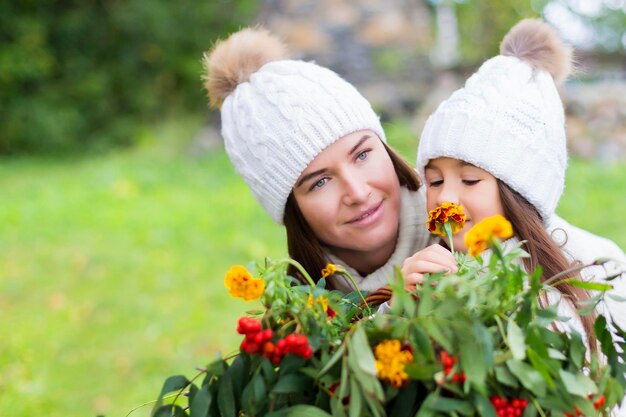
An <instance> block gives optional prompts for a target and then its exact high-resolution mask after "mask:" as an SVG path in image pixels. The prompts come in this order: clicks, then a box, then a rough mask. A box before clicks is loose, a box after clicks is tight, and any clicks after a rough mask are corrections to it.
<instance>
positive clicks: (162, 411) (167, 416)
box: [152, 404, 187, 417]
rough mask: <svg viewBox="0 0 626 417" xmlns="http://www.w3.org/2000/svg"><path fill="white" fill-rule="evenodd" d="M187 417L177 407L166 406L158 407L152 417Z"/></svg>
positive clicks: (183, 411)
mask: <svg viewBox="0 0 626 417" xmlns="http://www.w3.org/2000/svg"><path fill="white" fill-rule="evenodd" d="M172 416H174V417H187V413H185V410H183V409H182V408H181V407H180V406H178V405H173V404H167V405H164V406H163V407H160V408H159V409H158V410H156V412H155V413H154V414H152V417H172Z"/></svg>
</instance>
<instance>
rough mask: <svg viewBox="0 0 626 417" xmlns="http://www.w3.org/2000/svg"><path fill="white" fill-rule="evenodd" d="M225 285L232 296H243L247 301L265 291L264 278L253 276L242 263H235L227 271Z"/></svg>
mask: <svg viewBox="0 0 626 417" xmlns="http://www.w3.org/2000/svg"><path fill="white" fill-rule="evenodd" d="M224 285H225V286H226V288H228V292H229V293H230V295H231V296H233V297H238V298H243V299H244V300H246V301H250V300H256V299H257V298H259V297H260V296H262V295H263V291H265V281H264V280H263V278H253V277H252V274H250V272H248V270H247V269H246V268H244V267H243V266H241V265H235V266H233V267H231V268H230V269H229V270H228V272H226V277H225V278H224Z"/></svg>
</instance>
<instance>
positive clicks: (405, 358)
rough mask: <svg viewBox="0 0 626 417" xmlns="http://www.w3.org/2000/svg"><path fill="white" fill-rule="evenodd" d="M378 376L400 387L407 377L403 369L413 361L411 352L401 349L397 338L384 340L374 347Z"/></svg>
mask: <svg viewBox="0 0 626 417" xmlns="http://www.w3.org/2000/svg"><path fill="white" fill-rule="evenodd" d="M374 357H375V358H376V371H377V375H378V378H380V379H382V380H385V381H387V382H389V384H391V385H392V386H394V387H396V388H400V387H401V386H403V385H404V384H405V383H406V382H407V381H408V379H409V376H408V375H407V373H406V372H405V371H404V368H405V366H406V365H407V364H409V363H411V362H413V353H411V351H409V350H406V349H403V348H402V344H401V343H400V341H399V340H397V339H390V340H384V341H382V342H380V343H379V344H377V345H376V347H375V348H374Z"/></svg>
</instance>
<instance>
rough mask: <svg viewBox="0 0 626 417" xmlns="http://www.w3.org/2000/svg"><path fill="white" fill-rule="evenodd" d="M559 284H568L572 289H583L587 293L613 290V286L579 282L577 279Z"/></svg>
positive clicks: (566, 280)
mask: <svg viewBox="0 0 626 417" xmlns="http://www.w3.org/2000/svg"><path fill="white" fill-rule="evenodd" d="M561 282H563V283H567V284H570V285H572V286H574V287H578V288H583V289H585V290H588V291H609V290H612V289H613V286H612V285H611V284H602V283H599V282H589V281H581V280H580V279H579V278H568V279H565V280H563V281H561Z"/></svg>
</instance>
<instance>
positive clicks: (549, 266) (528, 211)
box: [498, 180, 597, 352]
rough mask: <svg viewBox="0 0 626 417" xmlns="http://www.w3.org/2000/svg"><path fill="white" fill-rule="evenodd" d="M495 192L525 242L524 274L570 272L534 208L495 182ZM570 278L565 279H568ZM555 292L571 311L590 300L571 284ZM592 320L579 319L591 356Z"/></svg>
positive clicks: (593, 344)
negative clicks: (538, 269)
mask: <svg viewBox="0 0 626 417" xmlns="http://www.w3.org/2000/svg"><path fill="white" fill-rule="evenodd" d="M498 189H499V191H500V200H501V201H502V206H503V208H504V216H505V217H506V218H507V219H508V220H509V221H510V222H511V223H512V224H513V225H514V226H513V227H514V229H515V235H516V236H517V237H518V238H519V240H525V241H526V242H525V243H524V248H525V250H526V252H528V254H529V255H530V257H529V258H524V267H525V268H526V270H527V271H530V272H532V271H534V270H535V269H537V267H538V266H540V265H541V268H542V271H543V274H542V277H541V279H542V281H546V280H548V279H550V278H551V277H553V276H555V275H557V274H558V273H561V272H563V271H566V270H568V269H570V268H572V267H573V266H574V265H573V263H572V262H569V261H568V260H567V258H566V257H565V255H564V254H563V251H562V250H561V248H560V247H559V246H558V245H557V243H556V242H555V241H554V240H553V239H552V237H551V236H550V235H549V234H548V232H546V229H545V227H544V225H543V221H542V220H541V216H540V215H539V213H538V212H537V210H536V209H535V207H534V206H533V205H532V204H530V203H529V202H528V201H527V200H526V199H525V198H524V197H522V196H521V195H520V194H519V193H517V192H515V191H514V190H512V189H511V188H510V187H509V186H508V185H506V184H505V183H503V182H502V181H500V180H498ZM573 275H576V274H573ZM570 277H571V276H568V278H570ZM556 289H557V290H558V291H559V292H560V293H561V294H562V295H563V297H564V298H565V299H566V300H567V302H568V303H569V304H570V305H571V306H572V307H574V308H578V307H580V303H581V302H584V301H586V300H588V299H589V293H587V291H585V290H584V289H582V288H578V287H574V286H573V285H571V284H559V285H557V286H556ZM539 301H540V303H541V304H542V305H547V299H546V298H545V297H544V298H543V299H541V300H539ZM595 317H596V315H595V314H594V313H593V312H592V313H590V314H587V315H585V316H581V315H579V318H580V321H581V323H582V325H583V328H584V329H585V333H586V336H587V342H588V344H589V348H590V349H591V350H592V352H595V351H596V350H597V339H596V337H595V332H594V329H593V322H594V321H595Z"/></svg>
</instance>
